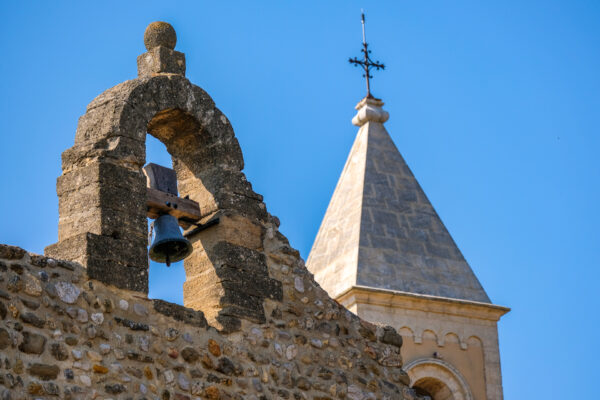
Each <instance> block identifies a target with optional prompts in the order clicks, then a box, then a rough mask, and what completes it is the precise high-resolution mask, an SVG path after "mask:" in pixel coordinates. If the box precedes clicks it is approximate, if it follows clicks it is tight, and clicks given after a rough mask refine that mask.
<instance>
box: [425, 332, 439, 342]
mask: <svg viewBox="0 0 600 400" xmlns="http://www.w3.org/2000/svg"><path fill="white" fill-rule="evenodd" d="M426 339H431V340H433V341H434V342H435V343H436V344H439V339H438V335H437V333H435V331H434V330H432V329H424V330H423V333H422V334H421V340H426Z"/></svg>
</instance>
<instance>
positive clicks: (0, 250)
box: [0, 244, 26, 260]
mask: <svg viewBox="0 0 600 400" xmlns="http://www.w3.org/2000/svg"><path fill="white" fill-rule="evenodd" d="M25 254H26V251H25V250H23V249H22V248H20V247H15V246H9V245H6V244H0V258H3V259H5V260H20V259H21V258H23V257H24V256H25Z"/></svg>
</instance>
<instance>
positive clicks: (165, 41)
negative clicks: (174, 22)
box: [144, 21, 177, 50]
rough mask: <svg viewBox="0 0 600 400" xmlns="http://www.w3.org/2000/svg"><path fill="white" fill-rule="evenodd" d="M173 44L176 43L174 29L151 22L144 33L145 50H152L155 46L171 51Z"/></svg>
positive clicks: (164, 24) (168, 25)
mask: <svg viewBox="0 0 600 400" xmlns="http://www.w3.org/2000/svg"><path fill="white" fill-rule="evenodd" d="M175 43H177V34H176V33H175V29H173V27H172V26H171V24H168V23H166V22H162V21H156V22H152V23H151V24H150V25H148V27H147V28H146V32H144V45H145V46H146V49H147V50H152V49H153V48H155V47H157V46H164V47H167V48H169V49H171V50H173V49H174V48H175Z"/></svg>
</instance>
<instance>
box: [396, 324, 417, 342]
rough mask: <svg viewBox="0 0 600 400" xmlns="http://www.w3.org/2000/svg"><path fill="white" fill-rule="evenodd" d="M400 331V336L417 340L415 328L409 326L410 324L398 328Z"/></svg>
mask: <svg viewBox="0 0 600 400" xmlns="http://www.w3.org/2000/svg"><path fill="white" fill-rule="evenodd" d="M398 333H399V334H400V336H402V337H409V338H411V339H412V340H413V341H414V340H415V333H414V332H413V330H412V329H411V328H410V327H408V326H403V327H402V328H400V329H398Z"/></svg>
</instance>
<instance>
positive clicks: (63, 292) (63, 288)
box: [54, 281, 81, 304]
mask: <svg viewBox="0 0 600 400" xmlns="http://www.w3.org/2000/svg"><path fill="white" fill-rule="evenodd" d="M54 287H55V288H56V295H57V296H58V298H59V299H61V300H62V301H63V302H64V303H67V304H74V303H75V302H76V301H77V299H78V298H79V294H80V293H81V290H80V289H79V288H78V287H77V286H75V285H73V284H72V283H70V282H63V281H61V282H57V283H56V284H55V285H54Z"/></svg>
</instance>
